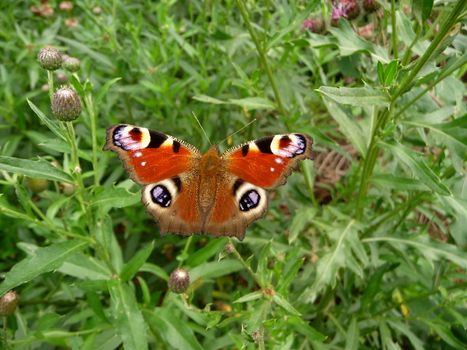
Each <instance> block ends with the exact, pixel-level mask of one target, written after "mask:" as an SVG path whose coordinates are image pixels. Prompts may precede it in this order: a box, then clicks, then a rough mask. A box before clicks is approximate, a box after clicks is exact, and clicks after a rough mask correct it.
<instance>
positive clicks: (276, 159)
mask: <svg viewBox="0 0 467 350" xmlns="http://www.w3.org/2000/svg"><path fill="white" fill-rule="evenodd" d="M274 161H275V162H276V163H277V164H283V163H284V161H283V160H282V159H281V158H275V159H274Z"/></svg>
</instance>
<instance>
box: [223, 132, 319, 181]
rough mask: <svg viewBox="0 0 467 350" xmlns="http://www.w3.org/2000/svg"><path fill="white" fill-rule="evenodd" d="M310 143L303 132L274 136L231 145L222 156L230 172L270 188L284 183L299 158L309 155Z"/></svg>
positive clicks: (309, 156)
mask: <svg viewBox="0 0 467 350" xmlns="http://www.w3.org/2000/svg"><path fill="white" fill-rule="evenodd" d="M312 143H313V142H312V139H311V137H310V136H308V135H306V134H284V135H275V136H270V137H264V138H261V139H258V140H255V141H250V142H248V143H245V144H243V145H241V146H238V147H235V148H233V149H232V150H230V151H227V152H226V153H225V154H224V155H223V156H222V157H223V158H224V159H225V160H226V163H227V170H228V171H229V172H230V173H232V174H234V175H236V176H238V177H239V178H240V179H242V180H244V181H246V182H249V183H251V184H253V185H256V186H259V187H262V188H265V189H272V188H275V187H277V186H279V185H282V184H283V183H285V181H286V179H287V176H289V175H290V173H291V171H292V170H293V169H294V168H295V167H296V166H297V165H298V162H299V161H300V160H303V159H307V158H311V146H312Z"/></svg>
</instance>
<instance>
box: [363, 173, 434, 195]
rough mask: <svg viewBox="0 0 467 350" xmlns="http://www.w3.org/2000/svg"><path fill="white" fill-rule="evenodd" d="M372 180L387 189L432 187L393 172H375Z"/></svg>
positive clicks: (425, 189) (416, 189)
mask: <svg viewBox="0 0 467 350" xmlns="http://www.w3.org/2000/svg"><path fill="white" fill-rule="evenodd" d="M370 181H371V182H372V183H373V184H376V185H379V186H381V187H382V188H385V189H388V188H390V189H395V190H399V191H429V190H430V188H429V187H428V186H426V185H425V184H424V183H422V182H420V181H419V180H416V179H410V178H407V177H401V176H395V175H392V174H374V175H372V176H371V178H370Z"/></svg>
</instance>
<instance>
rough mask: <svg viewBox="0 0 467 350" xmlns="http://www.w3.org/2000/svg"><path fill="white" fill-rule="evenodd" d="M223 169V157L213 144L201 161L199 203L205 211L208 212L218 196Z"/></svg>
mask: <svg viewBox="0 0 467 350" xmlns="http://www.w3.org/2000/svg"><path fill="white" fill-rule="evenodd" d="M221 169H222V159H221V157H220V155H219V150H218V148H217V147H216V146H212V147H211V148H210V149H209V151H207V152H206V153H205V154H204V155H203V156H202V158H201V161H200V167H199V170H200V180H199V181H200V183H199V204H200V209H201V210H202V211H203V212H208V211H209V210H210V209H211V208H212V206H213V204H214V200H215V198H216V189H217V181H218V175H219V173H220V171H221Z"/></svg>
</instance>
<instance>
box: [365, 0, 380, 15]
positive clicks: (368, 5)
mask: <svg viewBox="0 0 467 350" xmlns="http://www.w3.org/2000/svg"><path fill="white" fill-rule="evenodd" d="M363 8H364V10H365V11H366V12H367V13H372V12H375V11H376V10H377V9H379V4H378V1H376V0H363Z"/></svg>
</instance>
